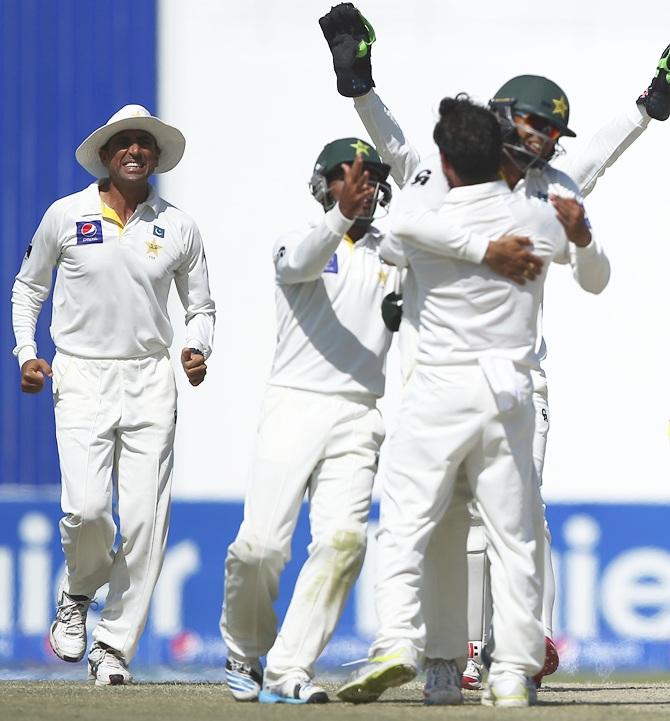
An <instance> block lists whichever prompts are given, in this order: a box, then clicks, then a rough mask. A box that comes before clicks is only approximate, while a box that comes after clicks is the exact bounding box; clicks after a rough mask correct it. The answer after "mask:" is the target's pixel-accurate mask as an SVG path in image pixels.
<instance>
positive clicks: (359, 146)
mask: <svg viewBox="0 0 670 721" xmlns="http://www.w3.org/2000/svg"><path fill="white" fill-rule="evenodd" d="M358 154H361V155H362V156H363V167H364V168H365V169H366V170H372V171H374V174H375V179H374V182H375V183H376V185H377V188H376V192H375V195H374V198H373V204H372V209H371V212H370V214H369V215H366V216H364V217H363V216H360V217H361V218H362V219H366V220H367V219H370V220H371V219H372V218H373V217H374V212H375V209H376V206H377V203H379V205H381V206H382V207H383V208H385V207H386V206H388V204H389V203H390V202H391V186H390V185H389V184H388V183H387V182H386V178H387V177H388V174H389V172H390V171H391V167H390V166H389V165H387V164H386V163H384V162H383V161H382V159H381V158H380V157H379V153H378V152H377V151H376V150H375V148H374V147H373V146H372V145H371V144H370V143H366V142H365V141H364V140H361V139H360V138H340V139H339V140H333V141H332V142H331V143H328V144H327V145H326V146H324V148H323V150H322V151H321V152H320V153H319V157H318V158H317V159H316V163H315V164H314V170H313V172H312V177H311V179H310V181H309V190H310V192H311V194H312V195H313V196H314V198H315V199H316V200H317V202H319V203H320V204H321V205H322V206H323V208H324V210H325V211H328V210H330V209H331V208H332V207H333V206H334V205H335V200H334V199H333V197H332V196H331V194H330V191H329V190H328V184H329V182H330V181H331V180H332V179H333V176H334V175H335V173H337V172H339V171H340V169H341V167H342V164H343V163H347V164H348V165H351V164H352V163H353V162H354V160H356V156H357V155H358Z"/></svg>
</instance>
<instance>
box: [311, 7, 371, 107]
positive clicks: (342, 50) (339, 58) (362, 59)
mask: <svg viewBox="0 0 670 721" xmlns="http://www.w3.org/2000/svg"><path fill="white" fill-rule="evenodd" d="M319 25H320V26H321V30H323V35H324V37H325V38H326V41H327V42H328V47H329V48H330V52H331V53H332V56H333V68H335V74H336V75H337V92H338V93H340V95H344V96H345V97H347V98H355V97H357V96H359V95H365V93H367V92H368V91H369V90H370V89H371V88H374V86H375V83H374V80H373V79H372V66H371V64H370V52H371V49H372V48H371V45H372V43H374V41H375V39H376V38H375V31H374V29H373V28H372V25H370V23H369V22H368V21H367V20H366V19H365V18H364V17H363V16H362V15H361V14H360V13H359V12H358V10H357V9H356V8H355V7H354V6H353V5H352V4H351V3H340V4H339V5H335V7H331V9H330V12H329V13H326V14H325V15H324V16H323V17H322V18H319Z"/></svg>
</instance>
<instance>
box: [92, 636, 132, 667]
mask: <svg viewBox="0 0 670 721" xmlns="http://www.w3.org/2000/svg"><path fill="white" fill-rule="evenodd" d="M98 651H99V652H100V658H99V659H95V658H94V661H95V664H96V668H97V667H99V666H100V665H101V664H103V663H105V664H107V665H108V666H112V667H114V668H118V669H119V671H126V670H127V669H126V665H125V661H124V659H123V657H122V656H121V653H120V652H119V651H117V650H116V649H113V648H109V647H108V646H103V645H102V644H99V643H95V644H93V647H92V648H91V654H92V655H93V656H94V657H95V656H96V655H97V654H96V652H98ZM91 654H89V655H91Z"/></svg>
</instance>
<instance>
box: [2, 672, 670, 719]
mask: <svg viewBox="0 0 670 721" xmlns="http://www.w3.org/2000/svg"><path fill="white" fill-rule="evenodd" d="M325 685H326V686H327V689H328V691H329V693H331V696H332V697H334V694H333V692H334V690H335V688H336V686H335V684H332V683H328V684H325ZM539 698H540V704H539V705H538V706H537V707H534V708H529V709H521V710H519V709H500V710H499V709H490V708H484V707H482V706H480V705H479V694H478V693H476V692H467V693H466V701H465V704H464V706H460V707H448V708H447V707H425V706H423V704H422V696H421V684H420V683H416V682H414V683H412V684H408V685H406V686H403V687H401V688H397V689H390V690H389V691H387V692H386V693H385V694H384V695H383V696H382V697H381V699H380V700H379V701H378V702H377V703H374V704H366V705H360V706H352V705H351V704H343V703H339V702H331V703H330V704H328V705H324V706H283V705H281V706H280V705H276V706H261V705H259V704H256V703H253V704H251V703H249V704H241V703H235V701H233V699H232V697H231V696H230V694H229V692H228V690H227V689H226V687H225V686H224V685H222V684H214V683H206V684H192V683H188V684H186V683H184V684H174V683H139V684H135V685H133V686H126V687H118V686H117V687H110V688H96V687H95V686H93V685H91V684H89V683H84V682H70V681H2V682H0V721H10V719H11V721H43V720H44V721H70V719H72V720H73V721H77V720H78V719H82V720H84V719H85V720H86V721H89V720H90V721H125V720H126V719H128V720H130V719H132V720H133V721H149V720H151V721H236V720H237V719H243V720H247V719H248V720H254V719H261V718H262V719H269V720H270V721H275V719H276V720H278V721H282V720H283V719H295V718H308V719H312V718H318V719H319V721H334V720H336V719H362V720H363V721H373V720H377V719H378V720H379V721H409V719H410V718H411V719H413V718H415V717H421V716H422V717H424V718H427V719H438V718H439V719H442V718H449V719H467V720H470V719H471V720H473V721H478V720H479V719H488V720H489V721H506V719H517V720H519V719H521V718H523V719H524V721H525V720H526V719H546V720H548V721H554V720H558V721H560V720H562V719H565V720H566V721H568V720H569V721H601V720H602V721H605V720H607V721H624V720H628V719H634V720H637V719H658V720H659V721H661V719H670V680H668V681H666V682H655V683H651V682H647V683H626V682H598V683H583V682H573V681H570V680H565V681H563V682H560V681H559V682H552V683H547V684H546V688H545V689H544V690H542V691H541V692H540V694H539Z"/></svg>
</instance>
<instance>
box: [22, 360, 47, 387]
mask: <svg viewBox="0 0 670 721" xmlns="http://www.w3.org/2000/svg"><path fill="white" fill-rule="evenodd" d="M51 375H52V372H51V366H50V365H49V364H48V363H47V362H46V361H45V360H44V358H33V360H28V361H26V362H25V363H24V364H23V365H22V366H21V390H22V391H23V392H24V393H39V392H40V391H41V390H42V388H44V379H45V377H47V376H48V377H49V378H51Z"/></svg>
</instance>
